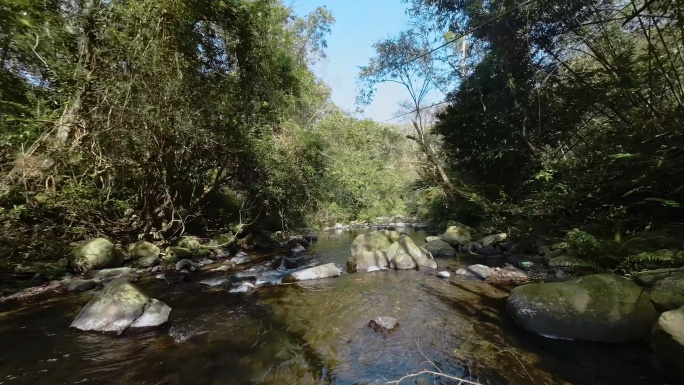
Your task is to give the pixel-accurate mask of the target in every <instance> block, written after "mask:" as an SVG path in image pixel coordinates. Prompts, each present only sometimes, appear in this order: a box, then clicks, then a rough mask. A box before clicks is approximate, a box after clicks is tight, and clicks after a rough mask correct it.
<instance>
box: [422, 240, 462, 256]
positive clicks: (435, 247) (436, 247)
mask: <svg viewBox="0 0 684 385" xmlns="http://www.w3.org/2000/svg"><path fill="white" fill-rule="evenodd" d="M423 248H425V250H427V251H429V252H430V254H432V256H434V257H453V256H454V255H456V249H454V248H453V247H451V245H450V244H448V243H446V242H444V241H442V240H441V239H437V240H432V241H430V242H427V243H426V244H424V245H423Z"/></svg>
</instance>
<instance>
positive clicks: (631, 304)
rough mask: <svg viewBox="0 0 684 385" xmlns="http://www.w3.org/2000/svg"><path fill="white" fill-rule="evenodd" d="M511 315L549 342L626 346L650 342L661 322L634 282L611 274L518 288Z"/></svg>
mask: <svg viewBox="0 0 684 385" xmlns="http://www.w3.org/2000/svg"><path fill="white" fill-rule="evenodd" d="M507 307H508V311H509V312H510V313H511V315H512V316H513V318H514V319H515V321H516V322H517V324H518V325H519V326H520V327H522V328H523V329H525V330H529V331H532V332H535V333H537V334H541V335H544V336H548V337H555V338H564V339H573V340H588V341H603V342H628V341H635V340H639V339H642V338H644V337H646V336H647V335H648V333H649V331H650V328H651V325H652V324H653V322H654V321H655V320H656V318H657V317H658V313H657V312H656V310H655V308H654V307H653V304H652V303H651V302H650V300H649V295H648V293H645V292H644V291H643V290H642V289H641V288H640V287H639V286H637V285H636V284H635V283H634V282H632V281H630V280H628V279H625V278H622V277H618V276H614V275H609V274H596V275H588V276H584V277H581V278H577V279H573V280H569V281H566V282H555V283H538V284H531V285H525V286H520V287H517V288H515V289H513V291H512V292H511V294H510V296H509V297H508V301H507Z"/></svg>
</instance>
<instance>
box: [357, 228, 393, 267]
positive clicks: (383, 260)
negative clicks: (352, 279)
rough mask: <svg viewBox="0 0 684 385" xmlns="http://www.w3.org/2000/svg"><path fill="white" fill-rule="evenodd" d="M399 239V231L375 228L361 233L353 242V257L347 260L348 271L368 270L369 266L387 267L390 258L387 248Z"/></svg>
mask: <svg viewBox="0 0 684 385" xmlns="http://www.w3.org/2000/svg"><path fill="white" fill-rule="evenodd" d="M397 239H399V233H397V232H396V231H389V230H375V231H371V232H370V233H367V234H360V235H358V236H357V237H356V238H355V239H354V242H352V244H351V246H350V248H349V251H350V253H351V258H349V260H348V261H347V271H348V272H349V273H353V272H355V271H357V270H367V269H368V268H369V267H373V266H375V267H379V268H381V269H382V268H386V267H388V266H389V260H388V259H387V254H386V253H385V250H386V249H387V248H388V247H390V246H391V245H392V243H393V242H394V241H396V240H397Z"/></svg>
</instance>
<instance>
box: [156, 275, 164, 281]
mask: <svg viewBox="0 0 684 385" xmlns="http://www.w3.org/2000/svg"><path fill="white" fill-rule="evenodd" d="M154 278H155V279H158V280H160V281H166V274H157V275H155V276H154Z"/></svg>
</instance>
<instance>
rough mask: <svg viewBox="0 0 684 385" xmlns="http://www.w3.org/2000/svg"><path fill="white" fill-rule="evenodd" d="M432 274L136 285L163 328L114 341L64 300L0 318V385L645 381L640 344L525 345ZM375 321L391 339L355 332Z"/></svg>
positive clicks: (494, 312)
mask: <svg viewBox="0 0 684 385" xmlns="http://www.w3.org/2000/svg"><path fill="white" fill-rule="evenodd" d="M355 235H356V232H351V233H350V232H347V231H340V232H337V233H335V232H330V233H322V234H321V235H320V237H319V241H318V242H317V243H316V244H315V245H314V246H313V247H312V248H311V250H310V251H311V252H312V253H314V254H316V262H319V263H328V262H336V263H339V264H344V262H345V261H346V259H347V258H348V255H349V245H350V243H351V241H352V240H353V238H354V236H355ZM411 236H412V237H414V239H416V240H417V241H419V242H421V241H420V240H421V239H423V238H424V236H425V233H422V232H416V233H413V232H412V233H411ZM438 262H439V265H440V268H444V267H446V266H448V265H450V264H458V263H459V262H458V261H457V260H455V259H442V260H439V261H438ZM434 274H435V272H434V271H400V272H394V271H385V272H376V273H372V274H367V273H356V274H351V275H343V276H341V277H338V278H334V279H325V280H319V281H309V282H305V283H299V284H295V285H279V286H267V287H260V288H259V289H258V290H257V291H256V292H254V293H252V294H247V295H245V294H232V293H229V292H228V291H229V289H230V286H229V285H222V286H217V287H208V286H205V285H201V284H199V281H200V280H201V279H203V278H206V277H203V276H202V274H195V275H194V276H193V280H194V281H193V282H178V283H175V284H166V283H160V282H157V281H153V280H149V279H148V280H143V281H142V282H141V283H140V284H139V286H140V287H141V289H142V290H143V291H145V292H146V293H147V294H149V295H150V296H152V297H155V298H158V299H160V300H162V301H164V302H166V303H167V304H168V305H169V306H171V307H172V308H173V311H172V312H171V317H170V320H169V321H170V322H169V323H168V324H167V325H165V326H164V327H163V328H160V329H157V330H152V331H145V332H126V333H125V334H124V335H122V336H114V335H105V334H100V333H84V332H79V331H75V330H71V329H69V327H68V326H69V324H70V322H71V320H72V319H73V318H74V317H75V315H76V314H77V313H78V311H79V310H80V308H81V307H82V306H83V305H85V303H86V302H87V301H88V299H89V297H90V296H91V295H92V293H83V294H80V295H78V294H73V295H72V294H64V295H62V296H60V297H58V298H53V299H51V300H48V301H43V302H39V303H35V304H28V305H24V306H22V307H17V308H16V309H13V310H8V311H6V312H4V313H0V384H49V385H55V384H173V385H176V384H178V385H181V384H207V385H219V384H257V383H263V384H321V383H333V384H376V383H377V384H382V383H385V382H387V381H390V380H396V379H398V378H400V377H402V376H404V375H406V374H407V373H412V372H417V371H420V370H421V369H430V370H433V371H443V372H444V373H447V374H450V375H453V376H460V377H466V378H470V379H472V380H475V381H479V382H481V383H482V384H491V385H505V384H510V385H518V384H520V385H528V384H539V385H543V384H547V385H555V384H587V385H589V384H591V385H603V384H606V385H607V384H615V385H617V384H620V385H642V384H643V385H645V384H657V383H658V379H657V377H656V375H655V373H654V372H653V371H652V369H651V368H650V366H649V365H648V362H649V360H650V354H649V352H648V349H647V347H646V346H644V345H641V344H629V345H607V344H589V343H575V342H569V341H555V340H549V339H545V338H543V337H539V336H535V335H531V334H529V333H526V332H523V331H521V330H519V329H518V328H517V327H516V326H515V325H514V324H513V322H512V320H511V319H510V318H509V317H508V315H507V314H506V312H505V309H504V305H505V296H506V292H505V291H503V290H500V289H497V288H494V287H492V286H490V285H487V284H484V283H480V282H475V281H465V280H457V281H454V282H453V283H450V282H449V281H447V280H443V279H440V278H438V277H436V276H435V275H434ZM381 315H385V316H392V317H395V318H396V319H397V320H398V321H399V325H400V326H399V328H398V329H397V330H396V332H394V333H393V334H391V335H389V336H383V335H381V334H377V333H375V332H373V331H372V330H371V329H370V328H368V327H367V323H368V321H369V320H371V319H372V318H375V317H377V316H381ZM412 381H413V380H412V379H408V380H406V381H405V382H402V383H406V384H409V383H412ZM416 383H425V384H449V383H454V381H451V380H448V379H445V378H436V377H433V376H427V375H426V376H423V377H421V378H419V379H418V380H417V381H416Z"/></svg>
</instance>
